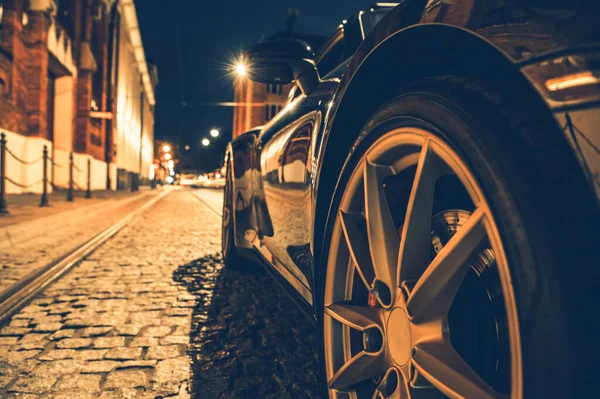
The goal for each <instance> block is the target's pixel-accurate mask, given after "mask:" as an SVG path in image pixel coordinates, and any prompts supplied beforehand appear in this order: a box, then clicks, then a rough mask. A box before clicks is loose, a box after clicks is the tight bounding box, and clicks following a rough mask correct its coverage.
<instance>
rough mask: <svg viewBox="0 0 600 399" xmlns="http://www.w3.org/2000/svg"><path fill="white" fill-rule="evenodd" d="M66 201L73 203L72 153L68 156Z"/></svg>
mask: <svg viewBox="0 0 600 399" xmlns="http://www.w3.org/2000/svg"><path fill="white" fill-rule="evenodd" d="M67 201H69V202H73V153H70V154H69V188H68V189H67Z"/></svg>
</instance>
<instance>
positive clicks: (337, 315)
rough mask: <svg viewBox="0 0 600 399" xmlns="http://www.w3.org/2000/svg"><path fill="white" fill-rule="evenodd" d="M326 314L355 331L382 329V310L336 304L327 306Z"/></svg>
mask: <svg viewBox="0 0 600 399" xmlns="http://www.w3.org/2000/svg"><path fill="white" fill-rule="evenodd" d="M325 312H326V313H327V314H328V315H329V316H331V317H333V318H334V319H335V320H337V321H339V322H340V323H342V324H345V325H347V326H349V327H352V328H354V329H355V330H359V331H365V330H366V329H367V328H370V327H378V328H381V324H382V320H381V309H377V308H367V307H362V306H353V305H343V304H334V305H330V306H327V307H326V308H325Z"/></svg>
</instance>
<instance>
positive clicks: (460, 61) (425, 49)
mask: <svg viewBox="0 0 600 399" xmlns="http://www.w3.org/2000/svg"><path fill="white" fill-rule="evenodd" d="M491 3H493V2H488V1H476V0H473V1H460V2H456V1H455V2H447V1H439V0H438V1H435V0H432V1H428V2H425V1H421V0H412V1H411V0H406V1H404V2H402V3H401V4H400V5H399V6H397V7H396V8H394V9H393V10H392V11H390V13H388V15H386V16H385V17H384V18H383V19H382V21H380V22H379V24H378V25H377V26H376V27H375V28H374V29H373V30H372V31H371V32H370V34H369V35H368V36H367V37H366V38H365V40H364V41H363V43H362V44H361V45H360V47H359V48H358V50H357V52H356V53H355V55H354V56H353V58H352V59H351V61H350V62H349V64H348V67H347V69H346V71H345V72H344V74H343V76H342V78H341V79H340V82H339V87H338V89H337V91H336V93H335V95H334V98H333V101H332V102H331V104H330V107H329V110H328V112H327V115H326V118H325V122H324V128H323V130H322V135H323V136H322V138H321V140H319V142H320V143H321V144H320V147H319V148H318V149H316V151H315V154H314V158H315V163H316V166H317V167H316V171H317V174H316V176H315V186H314V191H315V192H314V202H313V206H314V215H315V217H314V226H313V231H314V234H315V236H314V242H313V248H314V249H313V251H314V256H315V267H316V268H319V265H321V264H323V263H324V258H323V256H322V255H323V254H322V250H323V247H324V246H325V243H324V242H323V241H324V239H325V237H327V228H329V227H330V226H327V222H328V220H329V217H330V212H331V205H332V198H335V197H336V193H337V191H338V185H339V179H340V174H341V171H342V170H343V167H344V164H345V163H346V162H347V160H348V158H349V157H350V154H351V153H352V151H353V147H352V146H353V143H354V142H355V140H356V139H357V137H359V134H360V129H361V128H362V126H363V125H364V124H365V122H366V121H367V120H368V118H369V117H370V116H371V115H372V114H373V113H374V112H375V111H376V110H377V108H379V106H381V105H382V103H383V102H385V101H386V100H388V99H392V98H393V97H394V96H395V94H396V93H398V91H399V90H400V89H402V88H403V87H405V86H406V85H409V84H411V83H415V82H418V81H419V80H422V79H425V78H427V77H431V76H444V75H461V76H470V77H475V78H480V79H482V80H486V81H489V82H490V83H492V84H497V85H499V87H508V88H513V89H514V90H519V92H520V93H524V94H523V95H525V96H527V97H528V100H530V101H535V102H539V103H544V102H545V99H544V95H543V93H541V92H540V91H539V90H538V88H536V86H535V85H534V84H533V81H532V79H531V77H529V76H527V75H525V73H524V71H523V69H522V66H523V65H532V63H533V62H535V60H537V59H544V57H548V56H549V55H550V54H553V53H555V52H560V51H564V49H566V48H571V47H573V46H576V45H578V44H579V43H580V38H578V36H577V34H576V33H573V34H566V35H561V34H559V33H560V32H556V31H555V30H553V29H552V24H551V23H549V22H547V21H546V20H544V18H542V17H539V16H537V15H530V16H529V19H528V20H527V22H519V21H520V19H519V18H521V17H520V16H519V14H518V13H515V14H514V15H515V20H512V19H511V18H512V17H510V16H509V17H507V18H505V19H504V20H502V22H501V23H499V22H498V21H494V20H493V19H492V18H491V15H492V14H493V13H492V11H493V10H491V8H490V7H491V6H490V4H491ZM504 11H506V12H507V13H508V12H509V11H510V12H512V10H508V9H507V10H504ZM519 11H520V12H521V13H522V12H524V11H522V10H520V9H519ZM509 14H510V13H509ZM511 15H512V14H511ZM563 33H564V32H563ZM579 36H581V35H579ZM527 72H528V73H531V71H527ZM542 117H547V118H550V119H554V117H553V115H552V113H551V111H550V109H549V108H548V112H547V115H543V116H542ZM548 135H555V136H560V137H553V139H557V140H562V141H563V142H564V144H565V145H568V142H567V140H566V138H565V136H564V134H563V132H562V131H561V129H560V128H559V127H558V125H557V129H556V131H549V132H548ZM321 269H322V270H315V276H319V275H321V276H322V275H323V269H324V268H321ZM319 285H320V284H318V283H317V285H316V286H317V287H319ZM320 296H321V295H320V293H318V292H317V293H316V298H317V301H315V304H316V303H317V302H318V298H319V297H320Z"/></svg>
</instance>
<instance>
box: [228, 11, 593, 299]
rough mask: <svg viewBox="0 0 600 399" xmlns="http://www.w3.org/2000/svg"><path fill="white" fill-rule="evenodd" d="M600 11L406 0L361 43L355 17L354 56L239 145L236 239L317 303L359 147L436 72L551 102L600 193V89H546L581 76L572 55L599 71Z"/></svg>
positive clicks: (351, 24)
mask: <svg viewBox="0 0 600 399" xmlns="http://www.w3.org/2000/svg"><path fill="white" fill-rule="evenodd" d="M555 3H556V2H555ZM545 4H548V3H545ZM529 5H536V6H537V7H538V8H535V9H531V8H528V6H529ZM597 11H598V6H597V5H596V3H588V4H584V5H581V6H580V8H578V9H575V10H572V9H571V10H564V9H550V8H544V5H543V4H540V2H537V1H532V2H527V1H516V2H512V3H511V2H508V1H507V2H499V1H491V0H490V1H486V0H471V1H469V0H463V1H454V2H445V1H441V0H430V1H426V0H405V1H403V2H401V3H400V5H398V6H397V7H395V8H394V9H393V10H391V11H390V12H389V13H388V14H387V15H386V16H385V17H384V19H383V20H382V21H380V22H379V23H378V24H377V25H376V26H375V28H374V29H373V30H372V31H371V32H370V33H368V35H367V36H366V38H365V39H364V40H362V41H357V39H356V32H357V29H360V14H359V15H358V16H356V17H354V18H350V19H348V22H347V23H346V26H344V24H342V25H341V28H340V29H341V30H342V31H345V30H347V31H348V32H349V33H348V40H347V42H346V43H345V46H346V48H347V49H350V51H351V52H352V53H353V55H352V56H351V57H350V58H348V59H347V60H346V61H344V62H343V63H341V64H340V65H339V66H338V67H337V68H335V69H334V70H333V71H331V72H330V73H329V74H327V75H326V76H321V81H320V83H319V84H318V85H317V87H316V88H315V89H314V90H313V91H312V92H310V93H307V94H306V95H304V94H297V95H294V96H291V97H293V100H290V102H289V103H288V105H287V106H286V107H285V108H284V110H282V112H281V113H279V114H278V115H277V116H276V117H275V119H273V120H272V121H271V122H269V123H268V124H267V125H265V126H264V127H262V128H261V129H260V130H255V131H252V132H250V133H248V134H246V135H243V136H241V137H239V138H237V139H236V140H234V141H233V142H232V143H231V144H230V146H229V148H228V156H229V157H232V158H233V159H234V162H233V165H234V176H235V177H236V178H235V182H234V190H235V192H236V193H237V194H236V195H237V196H238V197H239V198H240V200H239V201H237V200H236V201H234V206H235V215H236V219H235V223H236V244H237V245H238V247H241V248H244V249H247V250H248V252H247V253H252V255H253V256H254V255H256V254H259V258H261V259H262V260H263V261H265V263H266V264H267V265H268V266H269V267H272V268H273V269H274V270H275V271H276V272H278V275H280V276H281V277H282V278H283V279H285V280H286V281H287V282H288V283H289V287H290V288H292V287H293V288H294V290H292V292H294V293H295V294H298V295H296V297H297V299H299V302H300V304H301V305H303V306H304V307H305V309H310V307H311V305H315V304H316V303H317V302H318V298H319V296H320V293H319V292H318V288H319V279H320V278H321V276H322V274H323V269H322V268H321V267H319V266H320V265H322V264H323V263H324V262H323V259H322V258H321V256H322V254H321V248H322V240H323V239H324V235H325V231H326V229H327V220H328V218H329V213H330V211H331V209H330V205H331V199H332V198H333V197H334V195H335V193H336V190H337V184H338V178H339V176H340V172H341V170H342V168H343V164H344V161H345V160H346V158H347V156H348V154H349V153H350V152H351V151H352V148H351V145H352V143H353V142H354V140H355V139H356V137H357V136H358V134H359V132H360V129H361V126H362V125H363V124H364V122H365V121H366V120H367V119H368V117H369V116H370V115H371V114H372V113H373V112H374V111H375V109H377V107H379V106H380V105H381V104H382V103H384V102H385V101H386V100H388V99H391V98H392V97H393V95H394V93H396V92H397V91H398V90H399V89H401V88H402V87H404V86H406V85H408V84H411V83H414V82H418V81H419V80H420V79H423V78H426V77H429V76H443V75H448V74H453V75H457V74H458V75H467V76H476V77H480V78H482V79H485V80H488V81H491V82H493V83H495V84H498V85H502V86H501V87H508V88H512V87H514V89H515V90H520V92H523V93H524V94H523V95H527V96H530V97H531V98H532V99H534V100H535V101H539V102H545V103H546V105H547V109H548V114H547V115H546V116H544V117H548V118H555V120H556V121H557V122H558V123H557V125H556V126H557V129H556V131H555V132H548V134H556V135H560V136H561V137H562V139H563V140H564V145H570V146H571V148H573V154H574V155H573V156H574V157H576V158H577V160H578V161H579V163H580V165H581V167H582V168H581V173H583V174H584V175H585V177H586V178H587V181H588V182H589V184H590V195H593V194H592V193H593V192H594V191H596V195H598V194H600V178H599V176H600V160H599V159H600V156H599V154H598V153H597V151H595V150H594V148H596V150H597V148H598V147H600V127H599V125H598V123H596V122H597V121H598V119H599V117H598V115H599V114H600V106H599V105H598V104H599V103H600V92H599V91H598V89H597V88H598V86H595V89H593V90H588V91H586V92H578V91H575V92H572V93H570V95H569V96H568V97H565V98H558V99H557V98H556V96H554V94H556V93H551V92H549V91H548V89H547V87H545V86H544V84H545V83H547V81H548V80H547V79H549V78H551V77H552V76H562V75H564V74H569V73H576V71H572V68H571V67H572V65H570V64H569V63H568V62H563V61H561V60H564V59H568V57H569V56H573V55H574V56H576V57H579V62H578V63H577V68H580V69H579V70H586V68H587V69H591V68H593V67H594V66H595V64H594V62H595V61H594V60H595V59H596V58H597V54H599V53H600V31H599V28H598V26H597V24H596V23H595V19H596V16H597V15H598V13H597ZM366 12H367V13H368V12H369V11H368V10H367V11H366ZM340 29H339V30H340ZM339 30H338V32H337V34H339ZM326 46H327V45H325V47H326ZM582 54H583V55H582ZM557 60H558V61H557ZM569 68H571V69H569ZM567 121H570V122H569V123H567ZM575 125H576V127H577V126H579V127H577V129H573V128H572V127H573V126H575ZM577 132H579V133H577ZM580 140H582V141H583V142H584V143H585V144H586V146H584V147H585V149H583V148H582V144H581V142H580ZM598 198H600V196H599V197H598ZM309 311H310V310H309Z"/></svg>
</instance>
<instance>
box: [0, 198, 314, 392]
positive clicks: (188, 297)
mask: <svg viewBox="0 0 600 399" xmlns="http://www.w3.org/2000/svg"><path fill="white" fill-rule="evenodd" d="M219 249H220V218H219V217H218V216H217V215H215V214H214V213H213V212H210V211H208V209H207V208H206V206H205V205H203V204H202V203H201V202H200V201H198V199H197V198H195V197H194V196H193V195H192V194H191V193H189V192H186V191H175V192H172V193H170V194H169V195H167V196H166V197H165V198H163V199H162V200H161V201H160V202H159V203H158V204H156V205H155V206H154V207H153V208H151V209H150V210H148V211H146V212H145V213H144V214H143V215H142V216H140V217H139V218H138V219H137V220H136V221H134V222H133V223H132V224H130V225H129V226H128V227H126V228H125V229H124V230H122V231H121V232H120V233H119V234H117V236H115V237H114V238H112V239H111V240H110V241H108V242H107V243H106V244H104V245H103V246H102V247H100V248H99V249H98V250H97V251H96V252H95V253H94V254H92V255H91V256H90V257H88V258H87V259H86V260H84V261H83V262H81V263H80V264H79V265H78V266H77V267H76V268H74V269H73V270H72V271H71V272H70V273H69V274H67V275H66V276H64V277H63V278H62V279H61V280H60V281H58V282H56V283H55V284H54V285H52V286H51V287H49V288H48V289H47V290H46V291H45V292H44V293H42V294H41V295H40V296H39V297H38V298H36V299H34V301H32V303H31V304H30V305H28V306H27V307H26V308H24V309H23V310H22V311H21V312H20V313H18V314H17V315H15V316H14V317H13V319H12V321H11V322H10V324H9V325H8V326H5V327H4V328H2V329H1V330H0V397H2V398H92V397H100V398H161V397H181V398H187V397H190V396H191V397H197V398H214V397H252V398H254V397H267V398H268V397H314V396H316V385H317V381H316V375H317V374H316V370H317V367H318V366H317V362H316V357H315V354H314V350H313V348H314V347H315V343H314V340H315V339H314V334H313V328H312V327H311V326H309V325H308V323H306V322H305V320H304V319H302V316H301V315H300V313H299V312H298V311H297V310H296V309H295V308H294V307H293V305H292V304H291V303H290V301H289V299H288V298H287V297H286V296H285V295H284V294H283V293H281V292H280V290H279V288H278V287H277V286H276V285H275V284H274V282H272V281H271V280H270V279H269V278H268V277H267V276H265V275H262V274H244V273H239V272H233V271H229V270H223V269H222V265H221V261H220V255H219V254H218V251H219Z"/></svg>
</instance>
